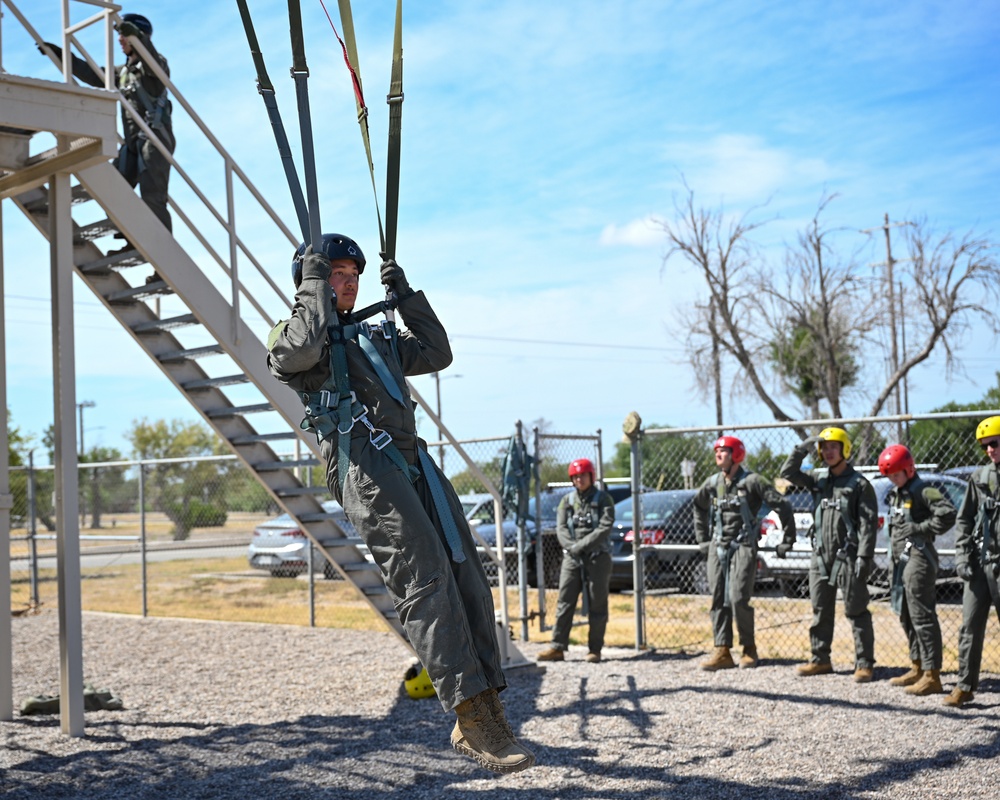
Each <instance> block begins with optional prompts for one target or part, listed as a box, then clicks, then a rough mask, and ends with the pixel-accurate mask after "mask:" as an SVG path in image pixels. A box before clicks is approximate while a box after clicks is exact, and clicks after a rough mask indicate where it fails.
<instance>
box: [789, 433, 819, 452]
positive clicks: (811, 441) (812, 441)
mask: <svg viewBox="0 0 1000 800" xmlns="http://www.w3.org/2000/svg"><path fill="white" fill-rule="evenodd" d="M820 441H822V440H821V439H820V438H819V437H818V436H810V437H809V438H808V439H803V440H802V441H801V442H799V443H798V444H797V445H795V449H796V450H798V451H800V452H802V453H810V452H812V451H813V450H815V449H816V445H817V444H819V443H820Z"/></svg>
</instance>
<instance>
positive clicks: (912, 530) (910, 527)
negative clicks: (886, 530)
mask: <svg viewBox="0 0 1000 800" xmlns="http://www.w3.org/2000/svg"><path fill="white" fill-rule="evenodd" d="M892 527H893V533H898V534H899V535H900V536H905V537H906V538H909V537H911V536H913V535H914V534H916V533H919V531H918V530H917V526H916V525H915V524H914V523H913V522H912V520H908V519H901V520H900V521H899V522H896V523H894V524H893V526H892Z"/></svg>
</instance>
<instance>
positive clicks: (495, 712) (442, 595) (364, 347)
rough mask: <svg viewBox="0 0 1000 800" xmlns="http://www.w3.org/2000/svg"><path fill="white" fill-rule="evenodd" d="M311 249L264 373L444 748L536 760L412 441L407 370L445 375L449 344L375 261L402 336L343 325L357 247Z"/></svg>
mask: <svg viewBox="0 0 1000 800" xmlns="http://www.w3.org/2000/svg"><path fill="white" fill-rule="evenodd" d="M321 248H322V251H321V252H318V253H314V252H313V251H312V247H311V246H310V247H309V248H306V247H305V246H304V245H300V247H299V249H298V251H296V254H295V257H294V259H293V262H292V274H293V278H294V280H295V285H296V288H297V289H298V291H297V293H296V295H295V305H294V308H293V309H292V316H291V318H290V319H288V320H285V321H283V322H280V323H279V324H278V325H277V326H275V328H274V329H273V330H272V331H271V334H270V336H269V338H268V367H269V368H270V371H271V374H273V375H274V376H275V377H276V378H277V379H278V380H279V381H281V382H282V383H285V384H287V385H288V386H290V387H291V388H292V389H294V390H295V391H296V392H298V393H299V395H300V397H301V398H302V399H303V402H304V404H305V406H306V417H305V419H304V420H303V422H302V425H303V427H304V428H307V429H310V430H314V431H316V433H317V437H318V438H319V441H320V446H321V450H322V453H323V456H324V458H325V460H326V463H327V471H326V480H327V485H328V486H329V488H330V491H331V493H332V494H333V496H334V497H335V498H336V499H337V501H338V502H339V503H340V504H341V505H342V506H343V508H344V511H345V512H346V514H347V517H348V519H349V520H350V521H351V523H352V524H353V525H354V526H355V527H356V528H357V530H358V533H359V534H360V536H361V537H362V539H364V541H365V544H366V545H367V546H368V549H369V550H370V551H371V554H372V556H373V557H374V559H375V562H376V563H377V564H378V566H379V568H380V570H381V571H382V577H383V579H384V581H385V585H386V588H387V589H388V590H389V593H390V595H391V596H392V598H393V602H394V604H395V607H396V610H397V611H398V613H399V619H400V622H401V623H402V625H403V627H404V629H405V631H406V635H407V637H408V638H409V640H410V643H411V644H412V645H413V648H414V650H415V651H416V653H417V656H418V658H419V659H420V661H421V663H422V664H423V665H424V667H425V668H426V669H427V673H428V674H429V676H430V678H431V681H432V682H433V684H434V689H435V691H436V693H437V696H438V698H439V699H440V701H441V704H442V706H443V707H444V708H445V709H446V710H452V709H454V710H455V711H456V712H457V714H458V721H457V722H456V724H455V729H454V731H453V732H452V744H453V746H454V747H455V749H456V750H458V751H459V752H461V753H463V754H465V755H469V756H470V757H472V758H473V759H475V760H476V761H478V762H479V763H480V764H481V765H482V766H484V767H486V768H487V769H489V770H492V771H494V772H516V771H519V770H522V769H526V768H528V767H530V766H532V765H533V764H534V761H535V758H534V755H533V754H532V753H531V752H530V751H529V750H528V749H527V748H525V747H524V746H523V745H522V744H521V743H520V742H519V741H518V740H517V738H516V737H515V736H514V733H513V731H512V729H511V727H510V725H509V724H508V723H507V720H506V718H505V715H504V709H503V705H502V703H501V701H500V698H499V696H498V692H499V691H501V690H503V689H504V688H505V687H506V681H505V679H504V675H503V672H502V670H501V665H500V649H499V645H498V643H497V638H496V623H495V618H494V610H493V596H492V593H491V591H490V587H489V583H488V582H487V579H486V574H485V572H484V570H483V566H482V563H481V561H480V560H479V558H478V556H477V554H476V546H475V543H474V541H473V539H472V535H471V533H470V531H469V527H468V525H467V524H466V522H465V517H464V515H463V513H462V505H461V503H460V502H459V500H458V497H457V496H456V495H455V491H454V489H453V488H452V486H451V483H450V482H449V481H448V480H447V479H446V478H445V477H444V475H443V474H442V473H441V472H440V471H439V470H438V468H437V466H436V465H435V464H434V460H433V459H432V458H430V457H429V456H428V455H427V448H426V444H425V443H424V442H423V441H421V440H420V439H419V438H418V437H417V434H416V420H415V417H414V405H413V403H412V401H411V400H410V397H409V393H408V392H407V389H406V381H405V377H404V376H406V375H422V374H427V373H431V372H437V371H440V370H442V369H444V368H445V367H447V366H448V365H449V364H450V363H451V360H452V356H451V349H450V347H449V345H448V336H447V334H446V333H445V330H444V328H443V327H442V325H441V323H440V322H439V321H438V319H437V317H436V316H435V314H434V312H433V311H432V310H431V307H430V305H429V303H428V302H427V299H426V298H425V297H424V294H423V293H422V292H415V291H413V290H412V289H411V288H410V286H409V283H408V282H407V280H406V276H405V275H404V273H403V270H402V269H401V268H400V267H399V266H398V265H397V264H396V263H395V262H394V261H391V260H387V261H385V262H383V264H382V267H381V279H382V282H383V283H384V284H385V285H386V286H387V287H388V288H389V289H392V290H393V291H394V292H395V293H396V295H397V296H398V298H399V306H398V309H399V313H400V315H401V316H402V318H403V320H404V321H405V323H406V326H407V330H405V331H400V332H398V333H397V331H396V330H395V326H394V325H392V324H391V323H388V322H386V323H383V324H382V325H381V326H369V325H366V324H362V323H358V322H356V321H355V320H354V318H353V316H352V311H353V309H354V306H355V301H356V299H357V293H358V279H359V276H360V275H361V273H362V272H363V271H364V268H365V258H364V255H363V254H362V252H361V248H360V247H358V245H357V244H356V243H355V242H354V241H353V240H351V239H349V238H348V237H346V236H342V235H340V234H324V235H323V236H322V245H321Z"/></svg>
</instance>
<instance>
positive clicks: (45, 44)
mask: <svg viewBox="0 0 1000 800" xmlns="http://www.w3.org/2000/svg"><path fill="white" fill-rule="evenodd" d="M35 47H37V48H38V52H39V53H41V54H42V55H43V56H47V55H48V52H47V51H46V50H45V48H46V47H48V48H51V49H52V51H53V52H55V53H58V52H59V51H58V50H56V49H55V48H56V46H55V45H54V44H52V43H51V42H42V43H41V44H36V45H35Z"/></svg>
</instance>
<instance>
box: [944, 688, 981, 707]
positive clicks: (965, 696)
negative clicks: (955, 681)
mask: <svg viewBox="0 0 1000 800" xmlns="http://www.w3.org/2000/svg"><path fill="white" fill-rule="evenodd" d="M973 697H975V695H974V694H973V693H972V692H967V691H965V690H964V689H959V688H958V687H957V686H956V687H955V688H954V689H952V690H951V694H950V695H948V696H947V697H946V698H945V699H944V700H942V701H941V702H943V703H944V704H945V705H946V706H954V707H955V708H961V707H962V706H964V705H965V704H966V703H968V702H969V701H971V700H972V698H973Z"/></svg>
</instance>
